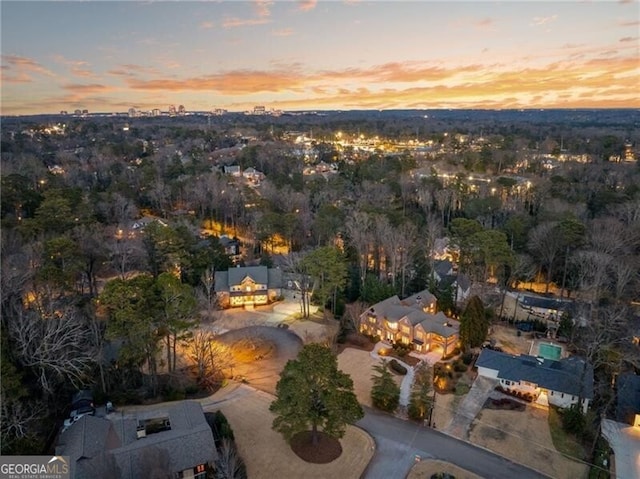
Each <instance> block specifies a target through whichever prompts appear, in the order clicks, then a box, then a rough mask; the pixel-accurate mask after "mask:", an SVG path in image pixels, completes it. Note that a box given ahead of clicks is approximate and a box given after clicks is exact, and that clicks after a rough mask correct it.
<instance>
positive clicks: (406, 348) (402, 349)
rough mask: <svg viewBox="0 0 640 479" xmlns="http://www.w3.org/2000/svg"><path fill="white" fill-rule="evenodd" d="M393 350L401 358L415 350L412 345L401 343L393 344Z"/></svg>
mask: <svg viewBox="0 0 640 479" xmlns="http://www.w3.org/2000/svg"><path fill="white" fill-rule="evenodd" d="M393 349H394V351H395V352H396V354H397V355H398V356H400V357H401V358H403V357H405V356H406V355H407V354H409V352H410V351H411V350H412V349H413V347H412V345H411V344H404V343H401V342H395V343H393Z"/></svg>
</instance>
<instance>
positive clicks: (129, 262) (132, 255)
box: [107, 230, 143, 279]
mask: <svg viewBox="0 0 640 479" xmlns="http://www.w3.org/2000/svg"><path fill="white" fill-rule="evenodd" d="M107 250H108V254H109V258H110V262H111V265H112V267H113V268H114V269H115V270H116V271H117V273H118V276H120V278H121V279H127V278H128V277H129V276H130V273H131V272H132V271H133V270H134V269H135V268H136V267H137V266H138V265H139V263H140V262H141V261H142V257H143V248H142V241H141V240H140V238H139V237H138V236H134V237H124V233H123V232H122V230H118V231H116V232H115V235H114V237H113V238H112V239H110V240H108V242H107Z"/></svg>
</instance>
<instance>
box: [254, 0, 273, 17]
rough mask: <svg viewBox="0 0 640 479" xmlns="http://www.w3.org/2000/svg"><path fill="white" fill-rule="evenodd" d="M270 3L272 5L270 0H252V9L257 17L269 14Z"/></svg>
mask: <svg viewBox="0 0 640 479" xmlns="http://www.w3.org/2000/svg"><path fill="white" fill-rule="evenodd" d="M271 5H273V2H272V1H271V0H254V2H253V7H254V10H255V11H256V15H258V16H259V17H269V16H271Z"/></svg>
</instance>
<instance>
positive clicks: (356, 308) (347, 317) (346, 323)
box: [341, 301, 368, 332]
mask: <svg viewBox="0 0 640 479" xmlns="http://www.w3.org/2000/svg"><path fill="white" fill-rule="evenodd" d="M367 308H368V306H367V304H366V303H363V302H362V301H355V302H353V303H350V304H347V305H346V307H345V314H343V315H342V318H341V323H342V324H341V326H342V329H343V330H344V331H347V332H350V331H356V332H357V331H359V330H360V316H362V313H364V312H365V311H366V309H367Z"/></svg>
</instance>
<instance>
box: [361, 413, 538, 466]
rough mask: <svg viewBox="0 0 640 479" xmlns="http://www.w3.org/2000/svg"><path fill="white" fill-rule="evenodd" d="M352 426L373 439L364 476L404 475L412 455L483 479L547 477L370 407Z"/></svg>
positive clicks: (411, 462) (411, 464)
mask: <svg viewBox="0 0 640 479" xmlns="http://www.w3.org/2000/svg"><path fill="white" fill-rule="evenodd" d="M356 426H359V427H361V428H362V429H364V430H365V431H367V432H368V433H369V434H371V435H372V436H373V438H374V439H375V441H376V452H375V454H374V456H373V459H372V460H371V462H370V463H369V466H368V467H367V470H366V471H365V474H364V475H363V476H364V477H365V478H366V479H389V478H400V477H406V476H407V474H408V473H409V471H410V469H411V467H412V466H413V465H414V464H415V461H416V456H419V459H440V460H442V461H446V462H450V463H452V464H455V465H457V466H459V467H461V468H463V469H466V470H468V471H470V472H473V473H475V474H477V475H479V476H480V477H484V478H486V479H513V478H518V479H544V478H548V476H545V475H544V474H542V473H539V472H537V471H534V470H532V469H529V468H527V467H525V466H522V465H520V464H516V463H514V462H511V461H510V460H508V459H506V458H504V457H502V456H498V455H497V454H494V453H492V452H491V451H488V450H486V449H482V448H480V447H477V446H474V445H473V444H470V443H467V442H464V441H460V440H458V439H456V438H454V437H451V436H447V435H446V434H443V433H441V432H439V431H436V430H433V429H430V428H426V427H424V426H422V425H420V424H417V423H415V422H412V421H405V420H402V419H397V418H395V417H393V416H389V415H388V414H384V413H381V412H379V411H376V410H374V409H370V408H365V416H364V418H363V419H361V420H360V421H358V422H357V423H356Z"/></svg>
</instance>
